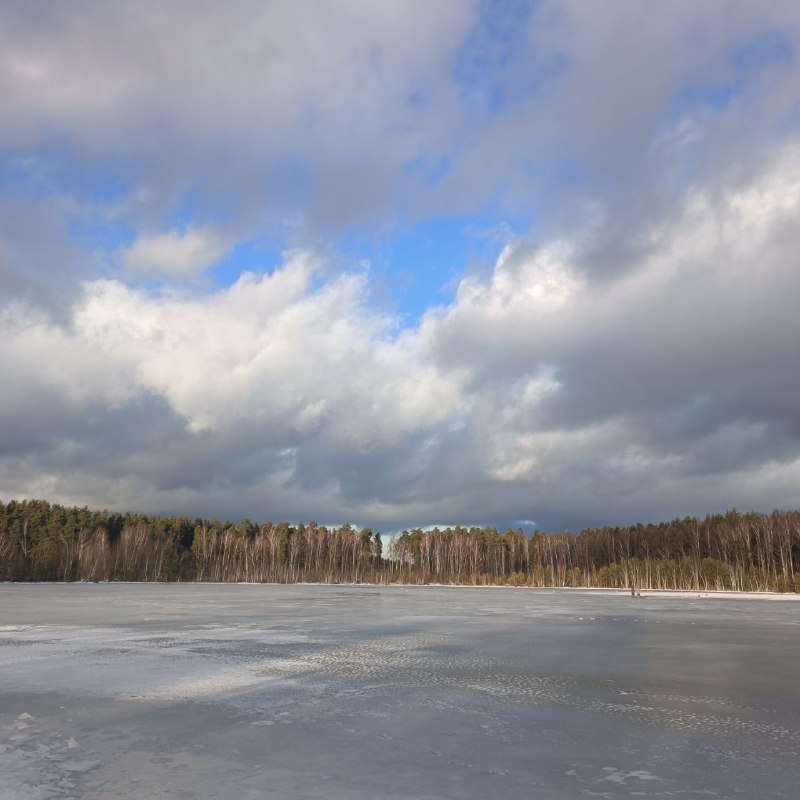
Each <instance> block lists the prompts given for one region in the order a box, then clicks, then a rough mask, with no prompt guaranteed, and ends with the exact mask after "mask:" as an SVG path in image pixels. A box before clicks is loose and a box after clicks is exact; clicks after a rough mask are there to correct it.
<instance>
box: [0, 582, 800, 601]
mask: <svg viewBox="0 0 800 800" xmlns="http://www.w3.org/2000/svg"><path fill="white" fill-rule="evenodd" d="M95 585H97V586H325V587H330V588H339V589H359V588H364V589H405V590H407V589H482V590H483V589H497V590H505V591H529V592H535V593H544V592H550V593H562V592H563V593H571V594H576V593H585V594H591V595H596V596H598V597H614V596H620V597H630V598H631V599H632V600H646V599H648V598H655V597H667V598H670V597H672V598H681V597H684V598H685V597H692V598H696V599H705V600H714V599H723V600H725V599H742V600H745V599H747V600H758V599H761V600H787V601H800V594H798V593H796V592H752V591H747V592H745V591H736V590H733V589H637V592H639V594H638V595H637V596H636V597H631V593H630V589H616V588H610V587H595V586H503V585H494V584H484V585H479V586H475V585H472V584H468V583H344V582H343V583H322V582H309V581H296V582H292V583H276V582H267V581H264V582H253V581H231V582H228V581H0V587H3V586H95Z"/></svg>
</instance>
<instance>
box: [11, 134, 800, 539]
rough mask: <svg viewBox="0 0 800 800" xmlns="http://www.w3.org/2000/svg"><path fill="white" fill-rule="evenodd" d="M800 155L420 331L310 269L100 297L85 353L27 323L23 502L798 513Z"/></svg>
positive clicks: (527, 249) (541, 513) (71, 337)
mask: <svg viewBox="0 0 800 800" xmlns="http://www.w3.org/2000/svg"><path fill="white" fill-rule="evenodd" d="M799 154H800V146H798V145H792V146H787V147H786V148H784V149H783V150H782V151H781V152H779V153H777V154H776V155H775V156H773V158H772V160H771V161H770V162H769V163H768V164H765V165H764V167H763V169H762V170H761V172H760V174H759V176H758V178H757V179H755V180H750V181H742V180H741V178H740V177H738V176H736V175H733V176H732V177H731V178H730V179H729V180H728V182H727V184H725V188H724V190H723V189H721V188H720V187H721V186H722V182H720V181H719V180H718V181H716V182H715V183H714V184H713V185H697V186H695V187H692V188H691V189H690V190H688V191H687V193H686V195H685V199H684V202H683V204H682V206H681V208H680V210H679V211H675V212H674V213H673V214H671V215H670V216H669V217H668V218H667V219H665V220H664V221H663V223H661V224H655V225H653V226H652V227H651V228H650V229H649V230H647V231H643V232H641V236H642V237H643V238H644V239H646V240H647V246H646V247H645V248H644V250H643V252H644V253H646V255H645V256H643V257H642V258H641V260H640V261H638V262H637V263H636V264H635V266H633V267H632V268H630V269H629V270H628V271H626V272H625V273H622V274H620V275H618V276H617V277H616V278H615V279H614V280H611V281H608V280H603V281H599V282H598V281H596V280H593V279H592V277H591V275H587V274H586V273H585V272H584V271H583V268H582V259H581V251H580V248H581V243H582V242H583V241H585V237H583V236H582V235H581V233H576V235H575V236H574V237H573V239H572V240H557V241H554V242H551V243H544V244H542V245H540V246H538V247H535V246H533V245H531V244H530V243H528V242H526V241H522V240H513V241H511V242H509V244H508V245H507V246H506V247H505V248H504V249H503V251H502V252H501V254H500V255H499V257H498V260H497V263H496V264H495V267H494V270H493V272H492V274H491V275H490V276H489V277H488V278H487V279H486V280H485V281H483V282H481V281H479V280H477V279H475V278H474V277H470V278H465V279H464V280H463V281H462V283H461V286H460V287H459V290H458V292H457V296H456V298H455V300H454V301H453V303H452V304H451V305H450V306H447V307H445V308H440V309H438V310H436V311H431V312H430V313H429V314H428V315H427V316H426V317H425V318H424V319H423V321H422V322H421V323H420V325H419V326H418V327H416V328H403V329H400V328H398V327H397V325H396V321H395V320H394V319H393V318H391V317H389V316H386V315H385V314H383V313H382V312H380V311H377V310H374V309H370V306H369V292H368V283H367V276H366V275H365V273H364V272H363V271H362V270H359V271H358V272H353V273H346V274H342V275H338V276H337V275H330V274H329V273H326V271H325V264H324V259H321V257H319V256H315V255H314V254H313V253H309V252H302V251H299V252H293V253H287V254H286V255H285V258H284V261H283V263H282V264H281V265H280V266H279V267H278V268H277V269H276V270H275V271H274V272H272V273H270V274H245V275H243V276H242V277H241V278H240V279H239V280H238V281H237V282H236V283H235V284H234V285H232V286H231V287H229V288H227V289H224V290H219V291H217V292H215V293H212V294H211V295H204V296H191V295H181V294H175V293H172V292H164V293H161V294H158V295H152V294H148V293H146V292H144V291H141V290H135V289H132V288H130V287H127V286H125V285H124V284H122V283H120V282H117V281H108V280H97V281H92V282H90V283H89V284H87V286H86V288H85V295H84V299H83V300H82V301H81V303H80V304H79V305H78V306H77V307H76V308H75V312H74V316H73V318H72V320H71V325H70V326H69V329H67V330H64V329H63V328H59V327H57V326H54V325H53V323H51V322H49V321H48V320H47V318H46V317H39V318H35V317H34V318H32V317H31V315H30V313H29V312H27V311H21V310H19V309H18V310H17V311H16V312H13V311H9V310H7V311H6V313H5V315H4V317H3V321H2V335H3V341H4V342H5V343H6V345H5V347H4V350H3V356H2V362H3V363H0V369H2V370H3V371H4V373H5V374H9V372H10V371H12V370H15V373H14V374H15V380H14V382H13V389H14V390H13V392H11V393H8V392H7V393H5V395H4V398H3V401H2V403H0V418H2V422H3V425H2V428H3V430H5V431H7V433H6V437H7V441H6V444H5V448H6V450H5V452H6V453H8V454H9V455H7V456H6V458H5V459H3V460H2V468H0V477H3V485H4V486H5V487H14V488H16V489H18V490H20V491H24V493H25V494H30V493H31V492H34V493H35V492H36V491H38V490H40V489H41V488H42V487H44V488H47V489H48V490H49V491H50V493H51V494H52V496H54V497H56V498H59V497H64V498H71V499H74V500H75V501H84V500H93V501H94V502H99V503H100V504H101V505H106V504H107V502H108V501H103V500H102V499H101V498H102V497H103V496H110V497H113V498H117V502H118V503H119V504H121V505H123V506H128V505H132V506H139V505H141V504H145V505H146V506H147V507H159V508H179V509H183V510H185V511H187V512H191V513H209V514H218V513H221V511H220V510H221V509H222V510H224V511H225V513H228V514H232V515H237V514H238V515H243V514H246V515H249V516H251V517H254V518H263V517H266V516H269V517H278V516H292V517H294V518H301V519H307V518H310V517H316V518H322V519H332V518H336V519H345V518H347V519H351V520H354V521H357V522H361V523H364V524H371V525H374V526H376V527H380V526H383V527H391V528H396V527H398V526H402V525H404V524H412V523H420V524H424V523H426V522H428V521H435V520H442V519H451V520H454V521H455V520H478V521H484V520H485V521H497V520H507V521H508V522H509V523H510V522H513V520H515V519H528V518H530V517H531V516H533V517H534V518H535V519H536V520H537V521H538V524H540V525H542V526H545V527H547V526H548V525H549V526H554V527H563V525H564V524H577V525H581V524H587V523H589V522H592V523H600V522H603V521H614V520H620V521H625V520H631V519H636V518H648V519H649V518H653V517H654V516H663V515H666V516H672V515H676V514H683V513H690V512H698V513H702V512H703V511H706V510H713V509H724V508H726V507H729V506H732V505H742V504H743V503H751V504H753V505H756V506H757V507H764V508H769V507H770V506H772V505H787V504H791V503H792V502H793V499H794V496H793V494H792V492H793V489H792V488H791V487H792V485H793V484H792V483H791V480H789V477H788V476H792V475H796V474H797V473H798V470H800V467H798V464H800V426H798V424H797V418H796V403H795V399H796V398H797V397H798V396H800V379H798V377H797V376H798V375H800V362H799V361H798V355H797V350H796V347H795V346H794V343H795V342H796V341H797V340H798V337H800V324H798V321H797V315H796V313H795V308H794V305H795V303H794V298H796V297H798V296H800V277H799V276H798V274H797V270H796V268H795V257H794V254H795V253H796V252H797V247H798V245H800V241H799V240H800V229H798V227H797V223H796V220H797V219H798V218H800V192H798V189H797V187H798V186H800V155H799ZM23 407H24V408H26V409H28V414H27V415H26V416H27V417H28V419H27V422H26V424H25V425H24V426H23V428H24V430H22V431H20V430H15V428H17V427H18V426H17V425H15V424H13V420H14V419H16V418H17V417H18V416H19V409H20V408H23ZM111 431H114V433H113V434H112V433H111ZM12 440H13V441H12ZM12 470H13V471H14V476H13V478H12V477H11V473H12ZM26 476H27V478H26ZM47 476H50V478H47ZM43 481H44V483H43ZM48 481H49V482H48ZM104 492H109V493H110V494H108V495H104Z"/></svg>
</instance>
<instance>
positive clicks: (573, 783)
mask: <svg viewBox="0 0 800 800" xmlns="http://www.w3.org/2000/svg"><path fill="white" fill-rule="evenodd" d="M798 600H799V598H797V597H790V596H786V597H779V596H771V597H767V596H764V597H736V596H730V595H727V596H726V595H711V596H708V595H703V596H698V593H695V594H685V595H680V594H670V595H647V594H646V595H645V596H644V597H642V598H636V599H632V598H631V597H630V594H626V593H621V592H620V593H615V592H583V591H575V590H572V591H569V590H567V591H543V590H527V589H499V588H498V589H464V588H444V587H442V588H435V587H420V588H406V587H389V588H377V587H335V586H252V585H232V586H231V585H154V584H98V585H93V584H71V585H56V584H51V585H12V584H4V585H0V800H34V799H36V800H38V799H39V798H41V799H42V800H45V799H46V798H75V799H76V800H77V799H78V798H98V799H99V798H107V797H120V798H159V797H170V798H172V797H180V798H195V797H196V798H212V797H219V798H254V799H256V798H281V799H282V798H288V799H290V800H291V798H323V797H324V798H326V799H327V800H337V799H338V798H365V799H366V798H376V800H392V799H396V798H427V799H428V800H434V799H440V798H487V797H504V798H517V797H519V798H526V799H527V798H531V799H532V800H538V798H542V799H543V800H547V799H548V798H549V799H550V800H561V799H562V798H579V797H608V798H627V797H646V798H650V797H664V798H667V797H685V796H692V795H696V796H708V797H715V798H734V797H736V798H780V797H786V798H797V797H798V789H797V787H798V786H800V757H799V754H800V691H798V690H799V689H800V679H799V678H798V672H797V664H798V663H800V637H798V625H799V624H800V602H798Z"/></svg>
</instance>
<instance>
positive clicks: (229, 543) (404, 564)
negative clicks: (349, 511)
mask: <svg viewBox="0 0 800 800" xmlns="http://www.w3.org/2000/svg"><path fill="white" fill-rule="evenodd" d="M798 565H800V511H790V512H784V511H775V512H773V513H772V514H756V513H749V514H740V513H738V512H736V511H731V512H729V513H727V514H724V515H714V516H709V517H706V518H705V519H702V520H699V519H695V518H693V517H687V518H685V519H680V520H673V521H672V522H666V523H661V524H658V525H633V526H628V527H616V528H610V527H606V528H595V529H587V530H584V531H581V533H579V534H577V535H572V534H544V533H540V532H538V531H537V532H536V533H534V534H533V535H532V536H527V535H525V534H524V533H522V531H519V530H507V531H505V532H503V533H501V532H500V531H498V530H496V529H494V528H477V527H473V528H462V527H454V528H446V529H443V530H440V529H438V528H435V529H433V530H426V531H423V530H421V529H415V530H411V531H404V532H403V533H402V535H400V536H398V537H396V538H394V539H392V541H391V543H390V545H389V547H388V552H387V553H384V552H383V543H382V541H381V535H380V534H379V533H376V532H373V531H372V530H371V529H368V528H367V529H356V528H353V527H352V526H350V525H342V526H340V527H326V526H322V525H317V524H316V523H314V522H311V523H309V524H308V525H290V524H289V523H288V522H278V523H274V524H273V523H272V522H265V523H262V524H255V523H253V522H250V521H249V520H243V521H242V522H239V523H236V524H235V523H232V522H220V521H218V520H204V519H199V518H197V519H194V520H192V519H189V518H187V517H157V516H147V515H144V514H132V513H128V514H112V513H108V512H106V511H90V510H89V509H87V508H66V507H64V506H60V505H54V504H50V503H47V502H45V501H39V500H34V501H21V502H16V501H11V502H9V503H7V504H3V503H0V580H17V581H43V580H48V581H74V580H88V581H114V580H127V581H215V582H226V581H252V582H279V583H292V582H299V581H310V582H321V583H420V584H422V583H447V584H467V585H512V586H540V587H544V586H573V587H580V586H584V587H616V588H630V587H635V588H637V589H698V590H710V589H731V590H739V591H770V590H771V591H783V592H787V591H788V592H791V591H793V592H800V569H798V568H797V566H798Z"/></svg>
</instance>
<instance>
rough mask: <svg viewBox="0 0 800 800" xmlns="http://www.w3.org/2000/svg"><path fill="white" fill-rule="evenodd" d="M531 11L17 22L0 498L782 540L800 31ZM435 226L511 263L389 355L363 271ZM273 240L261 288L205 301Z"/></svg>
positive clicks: (10, 56) (798, 449)
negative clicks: (452, 227)
mask: <svg viewBox="0 0 800 800" xmlns="http://www.w3.org/2000/svg"><path fill="white" fill-rule="evenodd" d="M522 5H523V6H524V5H525V4H522ZM523 11H524V12H525V13H520V11H519V8H518V6H517V5H516V4H514V7H513V9H512V10H511V11H508V8H507V7H506V6H504V5H503V4H495V3H472V2H462V0H452V2H450V0H443V1H442V2H437V3H435V4H431V5H430V6H429V7H426V8H425V9H424V10H420V8H417V7H412V6H410V5H409V4H408V3H404V2H399V0H398V2H389V1H388V0H387V2H383V3H381V4H380V5H376V4H374V3H369V2H366V0H342V1H341V2H337V3H332V4H326V5H325V6H324V7H323V8H321V9H318V11H317V13H315V14H314V15H313V17H308V15H307V14H306V13H305V11H304V9H303V8H302V7H301V6H299V5H298V4H297V3H293V2H288V0H286V1H284V0H276V2H272V3H268V4H263V3H255V2H250V1H249V0H237V2H235V3H233V5H231V4H227V5H226V6H225V8H224V9H223V8H222V7H221V6H220V7H216V6H213V5H209V4H200V5H198V4H197V3H184V2H177V3H170V4H167V5H164V4H159V3H153V2H138V3H124V2H123V3H116V4H113V5H108V6H106V7H103V8H102V10H98V9H97V8H96V7H95V4H88V3H83V2H78V3H77V4H70V5H69V6H66V5H58V4H53V5H50V6H47V7H46V8H43V7H40V6H31V5H29V4H27V5H26V4H18V3H5V4H3V12H4V13H3V19H4V24H3V26H2V30H0V102H2V106H3V126H2V129H1V130H0V154H2V157H3V167H2V169H0V341H2V343H3V344H2V347H0V374H2V375H3V376H4V377H5V380H4V383H3V387H4V389H3V392H2V393H0V493H2V495H3V496H6V497H10V496H31V495H39V496H42V495H44V496H48V497H51V498H53V499H60V500H64V501H67V502H79V503H83V502H87V503H91V504H93V505H99V506H107V505H112V506H114V507H117V508H127V507H132V508H142V509H146V510H159V511H165V512H170V513H171V512H173V511H183V512H185V513H189V514H195V513H202V514H208V515H212V516H215V515H219V516H224V515H229V516H239V515H243V514H247V515H249V516H251V517H253V518H264V517H271V518H273V519H275V518H278V517H289V518H293V519H303V520H305V519H309V518H310V517H316V518H317V519H320V520H343V519H350V520H351V521H354V522H360V523H364V524H369V525H372V526H373V527H377V528H380V527H384V528H386V527H389V528H391V529H396V528H398V527H402V526H403V525H406V524H426V523H429V522H430V523H432V522H434V521H436V522H441V521H443V520H453V521H458V520H461V521H470V522H472V521H477V522H481V521H486V522H493V523H498V524H505V523H509V524H514V520H528V519H535V520H536V521H537V524H538V525H540V526H541V527H543V528H563V527H565V526H572V527H576V526H581V525H584V524H589V523H601V522H606V521H608V522H613V521H619V522H629V521H632V520H636V519H653V518H659V517H665V516H672V515H675V514H684V513H694V512H696V513H704V512H705V511H708V510H716V509H724V508H726V507H728V506H731V505H737V506H740V507H757V508H765V509H768V508H770V507H772V506H775V505H794V504H796V493H795V491H794V487H796V479H797V476H798V473H799V472H800V466H798V465H799V464H800V426H799V425H798V422H797V414H796V409H797V398H798V397H800V383H798V377H797V376H798V375H800V363H798V356H797V353H796V346H795V343H796V342H797V341H798V339H799V338H800V336H799V335H798V334H800V330H798V323H797V321H796V320H797V313H796V309H795V308H794V306H795V304H796V303H795V298H797V297H799V296H800V274H799V273H798V271H797V269H796V253H797V252H798V249H799V248H800V229H798V224H797V220H798V219H799V218H800V215H799V212H800V207H799V206H800V199H798V190H797V187H798V186H800V156H798V153H799V152H800V149H799V146H798V140H797V113H796V110H797V108H798V102H800V93H799V92H798V88H797V87H798V86H800V80H799V79H798V65H799V64H800V60H798V59H797V58H796V53H797V49H798V44H800V12H798V8H797V5H796V4H795V3H790V2H771V3H766V4H760V5H759V6H758V7H756V6H752V7H750V6H747V5H744V4H740V5H739V6H737V7H735V8H733V7H732V6H731V4H730V3H727V2H723V0H719V2H718V1H717V0H709V1H708V2H707V3H703V4H698V3H694V2H688V0H687V1H686V2H683V1H682V0H677V1H676V2H673V3H669V4H659V5H657V6H653V7H650V6H648V7H647V9H646V13H645V11H644V10H643V7H641V6H640V4H636V3H622V4H619V5H618V6H616V7H615V9H614V10H613V11H609V9H608V8H605V7H603V8H602V9H601V8H599V7H598V6H597V5H596V4H587V3H583V2H572V0H561V1H560V2H555V0H553V1H552V2H550V1H549V0H548V1H547V2H541V3H532V4H530V6H529V7H526V8H524V9H523ZM440 215H447V218H448V219H450V220H452V219H459V218H463V217H466V218H467V219H468V220H469V223H468V224H469V225H471V226H472V227H473V228H480V227H485V226H489V225H495V224H497V227H496V229H498V230H505V231H508V234H507V236H506V238H505V240H504V241H503V242H502V244H501V245H500V246H499V247H498V250H499V252H498V253H497V259H496V261H495V262H494V264H493V265H491V267H490V268H488V269H486V270H485V271H484V272H478V271H477V270H476V269H470V267H471V266H472V265H470V264H469V263H465V264H464V265H463V267H464V272H463V275H461V276H458V277H456V278H455V280H454V285H455V286H456V288H455V292H454V295H453V297H452V299H451V300H448V301H444V302H443V301H442V297H441V296H440V295H437V296H436V297H435V298H433V299H432V300H431V301H430V302H431V304H433V305H432V306H431V307H430V308H429V309H428V311H427V312H426V313H423V314H421V315H420V318H419V319H418V320H408V319H403V320H400V319H397V318H395V317H393V316H392V315H391V314H389V313H387V312H386V311H385V310H383V309H382V308H381V307H380V306H379V305H378V304H377V303H376V300H375V297H376V292H375V285H374V282H375V281H376V280H377V279H376V278H375V277H374V276H371V275H370V274H369V273H368V272H365V271H364V270H363V269H362V268H361V267H359V268H358V269H351V268H350V266H349V264H348V262H347V259H346V258H345V257H344V256H343V255H342V253H343V252H348V253H351V252H353V250H354V249H357V247H355V248H354V247H353V246H352V241H353V239H355V240H359V237H360V238H361V239H362V240H364V241H366V242H367V245H368V246H369V245H374V246H379V245H380V243H381V242H382V241H383V240H384V239H385V238H386V237H388V238H389V239H391V234H390V233H388V234H387V231H392V230H397V229H404V230H412V231H413V226H414V223H415V222H416V221H420V220H422V221H426V222H428V223H430V226H429V235H432V236H433V235H435V234H436V225H435V222H436V220H437V219H438V218H439V217H440ZM504 221H505V222H507V223H508V224H507V225H505V226H503V225H502V224H501V223H503V222H504ZM511 231H514V232H515V233H512V232H511ZM132 232H133V233H132ZM132 235H133V237H134V238H133V240H132V241H131V236H132ZM263 240H269V242H270V243H273V244H275V247H274V248H273V249H274V250H276V251H280V250H281V249H284V250H285V255H284V256H283V258H282V260H280V263H278V265H277V266H276V267H275V268H274V269H273V270H271V271H265V270H263V268H262V267H261V266H258V265H256V266H253V263H252V262H250V263H248V268H250V269H251V270H252V271H245V272H242V273H241V274H239V275H238V277H234V278H232V279H231V285H229V286H224V287H219V286H213V287H212V286H210V285H209V283H208V282H207V283H203V282H200V281H197V280H192V279H193V278H197V277H198V276H201V275H202V274H203V273H204V272H206V271H208V270H210V269H211V268H212V267H214V266H215V265H216V264H218V263H219V262H220V260H222V259H225V258H227V257H228V256H231V254H235V253H237V252H240V251H241V250H243V249H246V247H243V245H245V246H246V245H248V244H251V243H253V242H260V241H263ZM376 242H377V243H378V245H375V243H376ZM362 256H363V254H357V255H356V256H355V257H354V258H353V259H352V260H353V261H360V260H361V258H362ZM255 260H256V259H254V261H255ZM402 266H403V268H404V269H409V270H413V269H414V268H415V267H414V265H413V264H404V265H402ZM233 268H234V267H231V269H233ZM153 277H155V278H157V279H158V286H159V287H160V288H159V289H157V290H154V289H153V288H152V284H153V281H151V280H149V279H151V278H153ZM387 285H391V282H389V283H388V284H387ZM148 286H149V287H150V288H143V287H148ZM401 323H402V324H401Z"/></svg>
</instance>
